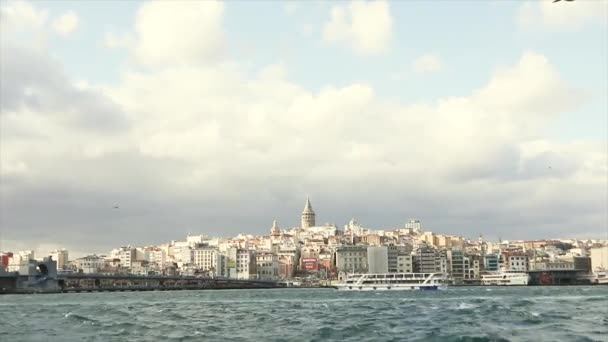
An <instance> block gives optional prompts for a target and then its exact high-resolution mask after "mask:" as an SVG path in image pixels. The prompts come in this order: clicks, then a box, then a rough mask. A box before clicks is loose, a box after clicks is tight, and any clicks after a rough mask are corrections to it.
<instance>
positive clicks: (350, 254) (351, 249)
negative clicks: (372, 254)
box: [336, 245, 368, 273]
mask: <svg viewBox="0 0 608 342" xmlns="http://www.w3.org/2000/svg"><path fill="white" fill-rule="evenodd" d="M336 269H337V270H338V272H346V273H366V272H367V271H368V265H367V246H360V245H355V246H341V247H338V248H337V249H336Z"/></svg>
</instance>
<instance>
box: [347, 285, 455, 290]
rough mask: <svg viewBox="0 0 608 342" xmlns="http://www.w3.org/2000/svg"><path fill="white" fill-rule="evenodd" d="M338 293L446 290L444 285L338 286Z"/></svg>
mask: <svg viewBox="0 0 608 342" xmlns="http://www.w3.org/2000/svg"><path fill="white" fill-rule="evenodd" d="M337 289H338V291H437V290H446V289H447V286H446V285H429V286H424V285H423V286H409V285H407V286H405V285H401V286H399V285H393V286H385V285H376V286H352V285H338V286H337Z"/></svg>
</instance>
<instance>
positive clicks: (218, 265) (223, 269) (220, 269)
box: [194, 247, 228, 277]
mask: <svg viewBox="0 0 608 342" xmlns="http://www.w3.org/2000/svg"><path fill="white" fill-rule="evenodd" d="M226 261H227V258H226V256H225V255H223V254H221V253H220V251H219V249H218V248H217V247H199V248H196V249H194V265H196V266H197V268H198V269H199V270H201V271H204V272H208V273H209V275H210V276H217V277H226V276H227V274H228V270H227V265H226Z"/></svg>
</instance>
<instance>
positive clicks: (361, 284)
mask: <svg viewBox="0 0 608 342" xmlns="http://www.w3.org/2000/svg"><path fill="white" fill-rule="evenodd" d="M447 284H448V277H447V275H446V274H443V273H378V274H375V273H371V274H370V273H353V274H348V275H346V278H345V279H344V281H343V282H342V283H339V284H336V288H337V289H338V290H340V291H394V290H443V289H446V288H447Z"/></svg>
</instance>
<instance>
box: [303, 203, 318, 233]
mask: <svg viewBox="0 0 608 342" xmlns="http://www.w3.org/2000/svg"><path fill="white" fill-rule="evenodd" d="M314 226H315V212H314V211H313V210H312V206H311V205H310V199H309V198H308V197H307V198H306V205H305V206H304V211H303V212H302V228H308V227H314Z"/></svg>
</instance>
